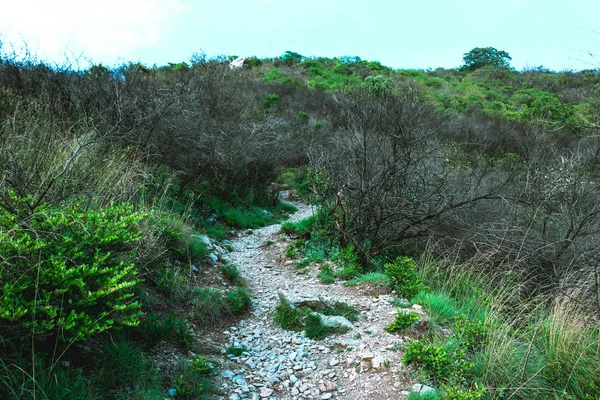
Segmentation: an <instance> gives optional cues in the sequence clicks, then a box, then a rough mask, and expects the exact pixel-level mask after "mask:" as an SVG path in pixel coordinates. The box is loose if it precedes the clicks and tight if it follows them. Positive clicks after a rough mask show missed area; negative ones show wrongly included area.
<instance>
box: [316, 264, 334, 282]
mask: <svg viewBox="0 0 600 400" xmlns="http://www.w3.org/2000/svg"><path fill="white" fill-rule="evenodd" d="M318 278H319V282H321V283H323V284H325V285H330V284H332V283H335V278H334V276H333V270H332V269H331V266H330V265H328V264H324V265H322V266H321V270H320V271H319V275H318Z"/></svg>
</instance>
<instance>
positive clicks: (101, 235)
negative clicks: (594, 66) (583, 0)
mask: <svg viewBox="0 0 600 400" xmlns="http://www.w3.org/2000/svg"><path fill="white" fill-rule="evenodd" d="M230 59H231V57H230ZM509 62H510V56H509V55H508V54H507V53H505V52H503V51H498V50H496V49H493V48H477V49H473V50H472V51H471V52H469V53H467V54H465V64H464V65H463V66H462V67H461V68H458V69H450V70H446V69H436V70H393V69H391V68H388V67H385V66H383V65H381V64H380V63H378V62H376V61H366V60H361V59H360V58H359V57H350V56H344V57H338V58H324V57H304V56H302V55H300V54H298V53H294V52H286V53H285V54H284V55H282V56H281V57H278V58H273V59H257V58H254V57H250V58H246V61H245V63H244V67H243V68H241V69H235V70H231V69H230V68H229V65H228V59H227V58H225V57H221V58H219V57H217V58H209V57H206V56H204V55H202V54H200V55H194V56H193V57H192V58H191V60H190V62H189V63H179V64H169V65H167V66H162V67H152V68H149V67H146V66H144V65H140V64H134V63H130V64H124V65H121V66H117V67H111V68H108V67H105V66H102V65H95V66H92V67H91V68H89V69H87V70H82V71H76V70H71V69H69V68H68V67H62V66H53V65H48V64H46V63H44V62H42V61H38V60H35V59H32V58H27V57H25V58H21V57H19V56H17V55H16V54H13V53H10V52H9V51H8V48H7V47H6V46H4V47H2V53H1V54H0V167H1V171H2V175H1V179H0V249H1V251H0V264H1V265H0V291H1V293H2V296H0V305H1V306H0V335H1V337H2V346H0V352H1V356H0V359H1V360H2V362H1V364H0V385H1V387H0V397H2V398H10V399H13V398H14V399H26V398H32V397H33V395H34V393H35V394H36V396H37V397H36V398H49V399H54V398H56V399H58V398H64V396H65V393H66V392H65V390H66V389H65V388H68V390H69V396H70V398H82V399H100V398H103V399H104V398H109V399H112V398H115V399H117V398H119V399H120V398H132V399H133V398H136V399H164V398H165V393H166V390H167V389H168V388H171V387H174V388H176V389H177V392H178V396H179V397H178V398H186V399H193V398H203V397H206V396H209V394H210V392H211V390H212V387H211V384H210V379H208V378H209V376H210V370H211V368H212V367H211V364H210V362H209V361H207V360H206V359H204V358H202V359H198V360H195V361H194V362H193V363H192V362H190V363H187V364H182V365H180V366H178V370H177V372H176V373H174V374H173V373H171V374H170V375H169V374H166V375H165V374H164V373H162V374H159V373H157V371H156V368H155V366H153V365H152V363H151V362H150V361H149V360H148V358H147V357H145V356H144V352H146V351H151V349H152V348H153V346H155V345H157V344H158V343H160V342H161V341H167V342H170V343H171V344H173V345H174V346H179V347H181V348H192V349H196V347H199V339H198V335H195V334H194V333H196V332H202V330H204V329H207V326H210V325H213V324H214V323H215V322H216V321H222V320H223V319H227V318H231V317H234V316H235V315H239V314H240V313H243V312H244V311H245V310H247V309H248V308H249V306H250V294H249V292H248V290H247V289H246V288H245V285H244V281H243V279H241V277H240V276H239V272H238V271H237V269H236V268H235V266H232V265H226V264H225V265H222V266H219V267H215V266H213V265H212V261H210V253H211V248H210V246H209V245H208V244H207V243H206V240H205V236H208V237H209V238H211V240H210V242H211V243H219V242H220V243H221V244H222V245H223V246H226V245H227V242H226V240H227V238H228V235H229V233H230V230H231V229H236V228H241V229H247V228H256V227H260V226H264V225H266V224H270V223H273V222H275V221H277V220H278V219H280V218H281V217H282V216H283V215H285V213H286V212H290V211H292V209H291V208H290V207H288V206H286V205H285V204H284V203H282V202H280V201H279V200H278V192H279V187H284V188H290V189H293V190H294V191H295V193H296V194H297V195H298V196H299V197H300V198H301V199H303V200H305V201H310V202H312V203H314V204H316V205H318V206H319V212H318V213H317V214H316V215H315V216H314V217H313V218H312V219H310V220H308V221H302V222H300V223H294V224H284V226H283V228H282V230H283V232H285V233H286V234H289V235H292V236H294V237H295V238H296V241H295V242H294V243H293V244H291V245H290V246H289V248H288V250H287V255H288V256H289V257H292V258H295V259H296V262H297V265H298V266H299V267H300V268H302V267H303V266H306V265H308V264H309V263H311V262H319V263H321V265H322V270H321V274H320V275H319V277H320V279H321V281H322V282H324V283H331V282H333V281H335V280H340V279H341V280H346V281H347V284H349V285H370V286H377V287H390V288H393V289H394V290H396V292H397V294H398V295H402V296H404V297H405V298H406V299H409V300H411V301H413V302H415V303H418V304H420V305H421V306H423V307H424V308H425V309H426V310H427V312H428V313H429V314H430V315H431V319H430V321H428V324H429V327H428V331H427V334H424V335H422V336H421V337H420V339H418V340H416V339H415V340H414V341H412V342H411V343H410V344H409V345H408V346H407V347H406V348H405V349H404V351H405V355H404V362H405V363H406V364H408V365H414V366H415V371H416V370H419V371H420V373H421V374H422V375H421V379H422V380H423V381H424V382H426V383H430V384H432V385H434V386H436V387H438V388H439V389H440V392H439V393H438V395H439V396H442V397H441V398H448V399H468V398H469V399H476V398H522V399H533V398H540V399H542V398H565V399H568V398H582V399H585V398H590V399H591V398H597V397H598V396H600V389H599V388H600V382H599V379H598V376H600V369H599V368H600V363H598V361H597V360H598V359H599V357H598V355H599V353H600V348H599V347H598V343H599V341H598V333H599V332H598V315H599V311H600V272H599V260H598V257H597V247H598V245H599V244H600V229H599V228H600V208H599V207H600V176H599V175H600V169H598V167H597V165H598V154H599V153H600V141H599V139H598V128H599V126H600V125H599V124H600V111H599V110H600V75H599V73H598V71H597V70H587V71H578V72H570V71H564V72H558V73H557V72H552V71H549V70H547V69H544V68H543V67H538V68H531V69H528V70H524V71H515V70H513V69H511V68H510V65H509ZM274 182H278V185H279V186H274V185H273V183H274ZM213 255H214V254H213ZM415 260H416V261H415ZM221 276H222V278H223V281H224V282H226V283H227V286H226V287H225V286H223V285H222V283H221V282H220V280H219V279H220V278H221ZM182 305H186V307H182ZM278 313H279V314H278V315H279V317H278V318H279V320H280V323H281V324H282V325H286V326H288V328H289V329H306V330H307V334H308V332H310V335H313V337H315V338H319V337H322V336H323V335H324V334H326V333H327V332H323V330H322V329H321V328H322V326H321V324H320V323H319V321H317V320H315V318H314V316H312V317H311V316H310V315H300V316H299V315H297V313H293V312H290V310H279V311H278ZM416 323H419V321H418V318H417V316H415V315H414V314H410V313H408V314H398V318H397V319H396V321H394V323H393V324H392V325H390V326H389V327H388V330H389V331H391V332H409V331H410V330H411V329H412V327H413V326H414V324H416ZM448 331H450V332H451V333H450V334H448ZM111 338H118V339H116V340H111ZM234 351H235V350H234ZM67 361H68V362H67ZM90 365H93V367H90ZM107 371H122V373H116V374H113V373H108V372H107ZM191 382H196V383H197V384H193V385H192V384H191ZM44 396H45V397H44Z"/></svg>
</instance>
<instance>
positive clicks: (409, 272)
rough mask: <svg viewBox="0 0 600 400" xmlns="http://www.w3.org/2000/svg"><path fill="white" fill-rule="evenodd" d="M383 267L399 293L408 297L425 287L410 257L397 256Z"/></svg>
mask: <svg viewBox="0 0 600 400" xmlns="http://www.w3.org/2000/svg"><path fill="white" fill-rule="evenodd" d="M383 269H384V272H385V274H386V275H387V276H388V277H389V278H390V280H391V282H392V286H393V288H394V289H395V290H396V292H397V293H398V294H399V295H402V296H404V297H406V298H408V299H410V298H412V297H414V296H415V295H416V294H417V293H419V292H420V291H422V290H426V289H427V287H426V286H425V284H424V283H423V280H422V279H421V277H420V276H419V274H418V273H417V267H416V265H415V262H414V260H413V259H412V258H410V257H398V258H396V260H395V261H394V262H392V263H387V264H385V265H384V267H383Z"/></svg>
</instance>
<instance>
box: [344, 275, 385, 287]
mask: <svg viewBox="0 0 600 400" xmlns="http://www.w3.org/2000/svg"><path fill="white" fill-rule="evenodd" d="M344 285H345V286H360V285H373V286H379V287H389V286H391V284H390V278H389V277H388V276H387V275H385V274H382V273H381V272H369V273H366V274H362V275H360V276H357V277H356V278H354V279H351V280H349V281H347V282H346V283H344Z"/></svg>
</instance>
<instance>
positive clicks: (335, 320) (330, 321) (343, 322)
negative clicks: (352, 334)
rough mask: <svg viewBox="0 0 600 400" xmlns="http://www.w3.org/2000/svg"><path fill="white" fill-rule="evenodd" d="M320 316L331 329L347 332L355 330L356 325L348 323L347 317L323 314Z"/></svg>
mask: <svg viewBox="0 0 600 400" xmlns="http://www.w3.org/2000/svg"><path fill="white" fill-rule="evenodd" d="M319 316H320V317H321V322H322V323H323V325H325V326H328V327H330V328H338V329H343V330H346V331H350V330H352V329H354V325H353V324H352V322H350V321H348V319H346V318H345V317H342V316H339V315H322V314H319Z"/></svg>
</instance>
